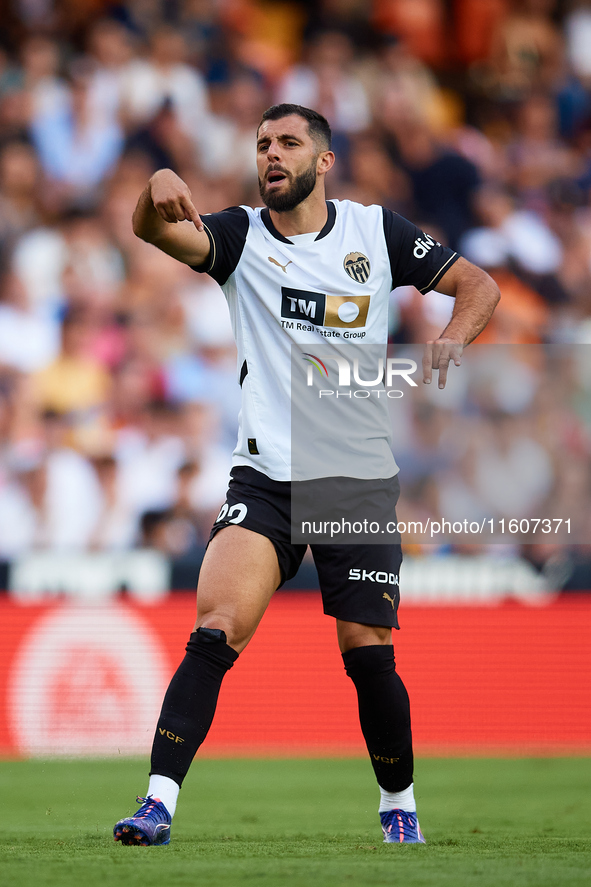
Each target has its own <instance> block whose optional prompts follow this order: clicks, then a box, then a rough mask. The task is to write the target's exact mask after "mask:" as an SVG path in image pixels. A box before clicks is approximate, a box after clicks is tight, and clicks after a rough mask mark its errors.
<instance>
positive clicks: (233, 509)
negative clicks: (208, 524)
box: [215, 502, 248, 524]
mask: <svg viewBox="0 0 591 887" xmlns="http://www.w3.org/2000/svg"><path fill="white" fill-rule="evenodd" d="M247 512H248V508H247V507H246V505H245V504H244V502H237V503H236V505H228V503H227V502H224V504H223V505H222V507H221V509H220V513H219V514H218V516H217V517H216V519H215V523H216V524H219V523H220V521H226V523H228V524H239V523H242V521H243V520H244V518H245V517H246V514H247Z"/></svg>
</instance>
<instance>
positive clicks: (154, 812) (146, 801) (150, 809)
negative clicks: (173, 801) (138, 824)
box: [134, 795, 162, 822]
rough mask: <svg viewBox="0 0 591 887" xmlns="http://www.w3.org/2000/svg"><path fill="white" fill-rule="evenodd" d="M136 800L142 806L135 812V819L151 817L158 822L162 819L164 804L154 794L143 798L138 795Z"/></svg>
mask: <svg viewBox="0 0 591 887" xmlns="http://www.w3.org/2000/svg"><path fill="white" fill-rule="evenodd" d="M136 801H137V803H138V804H141V805H142V806H141V807H140V809H139V810H138V811H137V813H136V814H135V816H134V819H151V820H152V821H153V822H158V821H159V820H160V819H161V817H162V809H161V808H162V804H161V803H160V801H156V800H155V799H154V798H153V797H152V795H148V797H147V798H141V797H140V796H139V795H138V797H137V798H136Z"/></svg>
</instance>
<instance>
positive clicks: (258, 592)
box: [195, 526, 281, 652]
mask: <svg viewBox="0 0 591 887" xmlns="http://www.w3.org/2000/svg"><path fill="white" fill-rule="evenodd" d="M280 581H281V574H280V570H279V564H278V561H277V554H276V552H275V547H274V545H273V543H272V542H271V541H270V540H269V539H267V537H266V536H262V535H260V534H259V533H255V532H253V531H252V530H247V529H245V528H244V527H238V526H232V527H225V528H224V529H222V530H220V531H219V532H218V533H216V535H215V536H214V538H213V539H212V540H211V542H210V543H209V546H208V548H207V551H206V553H205V557H204V559H203V564H202V566H201V572H200V575H199V584H198V586H197V621H196V623H195V630H196V629H197V628H201V627H205V628H217V629H221V630H222V631H225V632H226V636H227V638H228V643H229V644H230V646H231V647H233V648H234V649H235V650H236V651H237V652H241V650H243V649H244V647H245V646H246V645H247V643H248V642H249V640H250V639H251V637H252V635H253V634H254V632H255V630H256V627H257V625H258V624H259V622H260V620H261V618H262V616H263V613H264V612H265V610H266V608H267V605H268V603H269V601H270V599H271V597H272V595H273V592H274V591H275V589H276V588H277V586H278V585H279V584H280Z"/></svg>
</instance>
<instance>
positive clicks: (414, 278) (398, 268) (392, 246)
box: [382, 207, 460, 293]
mask: <svg viewBox="0 0 591 887" xmlns="http://www.w3.org/2000/svg"><path fill="white" fill-rule="evenodd" d="M382 214H383V222H384V237H385V238H386V247H387V249H388V257H389V259H390V270H391V272H392V289H395V288H396V287H397V286H409V285H412V286H416V288H417V289H418V291H419V292H420V293H426V292H428V291H429V290H432V289H433V288H434V287H435V286H436V285H437V284H438V283H439V281H440V280H441V278H442V277H443V275H444V274H445V272H446V271H448V270H449V269H450V268H451V266H452V265H453V264H454V263H455V262H457V260H458V259H459V258H460V256H459V255H458V253H455V252H454V251H453V250H451V249H448V247H446V246H441V244H438V243H436V242H435V241H434V240H433V238H432V237H429V235H427V234H425V233H424V232H423V231H421V229H420V228H417V226H416V225H413V224H412V222H408V221H407V220H406V219H404V218H403V217H402V216H399V215H398V213H395V212H392V210H390V209H386V208H385V207H382Z"/></svg>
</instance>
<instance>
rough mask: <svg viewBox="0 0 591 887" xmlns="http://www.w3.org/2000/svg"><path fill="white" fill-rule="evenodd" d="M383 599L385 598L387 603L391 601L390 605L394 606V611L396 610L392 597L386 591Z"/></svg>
mask: <svg viewBox="0 0 591 887" xmlns="http://www.w3.org/2000/svg"><path fill="white" fill-rule="evenodd" d="M382 597H383V598H385V599H386V600H387V601H390V603H391V604H392V609H394V607H395V604H394V600H393V598H391V597H390V595H389V594H388V592H387V591H385V592H384V593H383V595H382Z"/></svg>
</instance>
